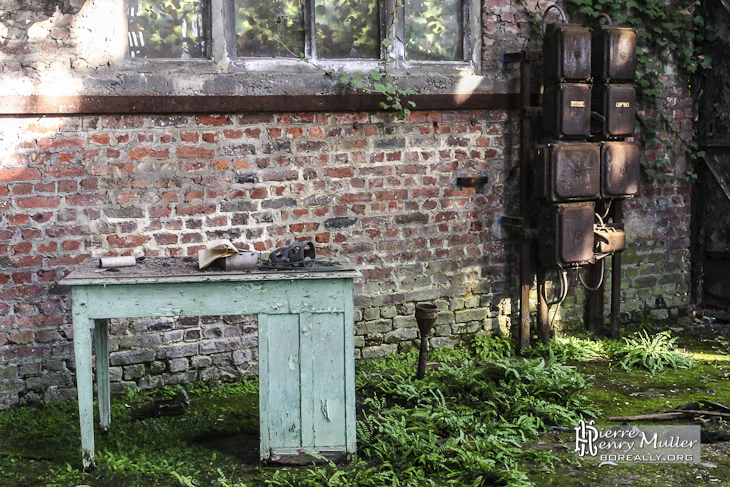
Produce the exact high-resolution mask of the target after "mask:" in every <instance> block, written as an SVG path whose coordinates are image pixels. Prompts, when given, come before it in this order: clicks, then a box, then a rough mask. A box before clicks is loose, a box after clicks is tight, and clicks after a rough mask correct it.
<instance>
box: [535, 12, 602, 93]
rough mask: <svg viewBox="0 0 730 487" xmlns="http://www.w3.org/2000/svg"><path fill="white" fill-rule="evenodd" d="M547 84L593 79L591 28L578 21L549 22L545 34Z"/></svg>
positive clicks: (544, 65) (544, 68) (544, 53)
mask: <svg viewBox="0 0 730 487" xmlns="http://www.w3.org/2000/svg"><path fill="white" fill-rule="evenodd" d="M543 39H544V42H543V76H544V78H545V83H546V84H552V83H557V82H563V81H588V80H589V79H590V78H591V31H590V29H589V28H587V27H582V26H580V25H576V24H548V25H547V27H546V28H545V35H544V37H543Z"/></svg>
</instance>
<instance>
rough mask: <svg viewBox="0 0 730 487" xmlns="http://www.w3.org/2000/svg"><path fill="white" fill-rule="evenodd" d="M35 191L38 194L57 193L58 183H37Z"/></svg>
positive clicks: (34, 187) (34, 186)
mask: <svg viewBox="0 0 730 487" xmlns="http://www.w3.org/2000/svg"><path fill="white" fill-rule="evenodd" d="M33 189H35V192H36V193H55V192H56V183H55V182H53V181H52V182H49V183H36V184H34V185H33Z"/></svg>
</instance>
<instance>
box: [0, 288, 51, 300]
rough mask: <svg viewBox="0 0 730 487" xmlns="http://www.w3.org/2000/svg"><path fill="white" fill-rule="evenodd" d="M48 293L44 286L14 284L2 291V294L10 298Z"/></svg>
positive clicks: (0, 292)
mask: <svg viewBox="0 0 730 487" xmlns="http://www.w3.org/2000/svg"><path fill="white" fill-rule="evenodd" d="M45 293H46V288H45V287H43V286H14V287H10V288H5V289H3V290H1V291H0V296H2V297H3V298H8V299H23V298H30V297H34V296H40V295H42V294H45Z"/></svg>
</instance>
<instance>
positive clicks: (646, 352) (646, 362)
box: [615, 331, 694, 374]
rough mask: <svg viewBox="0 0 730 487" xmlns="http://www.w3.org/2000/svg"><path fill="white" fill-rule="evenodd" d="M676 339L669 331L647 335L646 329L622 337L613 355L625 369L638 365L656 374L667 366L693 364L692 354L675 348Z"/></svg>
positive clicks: (676, 366) (683, 366)
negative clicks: (622, 340) (622, 339)
mask: <svg viewBox="0 0 730 487" xmlns="http://www.w3.org/2000/svg"><path fill="white" fill-rule="evenodd" d="M676 340H677V339H676V337H672V336H671V333H670V332H669V331H663V332H660V333H657V334H656V335H654V336H649V334H648V333H647V332H646V331H644V332H639V333H636V334H634V336H632V337H629V338H624V344H623V345H622V346H620V347H618V348H617V350H616V352H615V356H616V358H617V359H619V364H620V365H621V367H622V368H623V369H624V370H626V371H629V370H631V369H632V368H636V367H638V368H644V369H646V370H648V371H649V373H651V374H656V373H657V372H661V371H662V370H664V369H666V368H667V367H669V368H672V369H675V370H676V369H687V368H690V367H692V366H693V365H694V360H693V359H692V356H691V355H689V354H687V353H685V352H683V351H680V350H677V348H676V346H675V342H676Z"/></svg>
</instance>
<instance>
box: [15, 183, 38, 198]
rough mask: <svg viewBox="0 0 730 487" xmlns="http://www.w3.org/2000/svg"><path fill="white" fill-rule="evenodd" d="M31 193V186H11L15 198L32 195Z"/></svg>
mask: <svg viewBox="0 0 730 487" xmlns="http://www.w3.org/2000/svg"><path fill="white" fill-rule="evenodd" d="M32 193H33V185H32V184H13V194H14V195H15V196H18V195H24V194H32Z"/></svg>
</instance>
